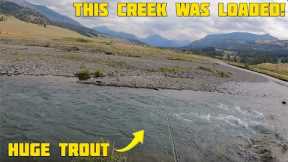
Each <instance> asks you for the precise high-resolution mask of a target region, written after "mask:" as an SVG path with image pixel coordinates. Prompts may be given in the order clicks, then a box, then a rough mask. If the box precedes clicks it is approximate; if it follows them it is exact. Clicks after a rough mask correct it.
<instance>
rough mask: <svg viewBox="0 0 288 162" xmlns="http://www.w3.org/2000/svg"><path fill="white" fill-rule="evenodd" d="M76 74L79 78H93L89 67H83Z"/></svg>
mask: <svg viewBox="0 0 288 162" xmlns="http://www.w3.org/2000/svg"><path fill="white" fill-rule="evenodd" d="M75 76H76V77H77V78H78V79H79V80H88V79H90V78H91V76H90V72H89V70H87V69H83V70H80V72H78V73H76V74H75Z"/></svg>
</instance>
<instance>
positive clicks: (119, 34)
mask: <svg viewBox="0 0 288 162" xmlns="http://www.w3.org/2000/svg"><path fill="white" fill-rule="evenodd" d="M94 30H96V31H97V32H99V33H102V34H104V35H106V36H110V37H113V38H118V39H123V40H127V41H129V42H137V43H140V41H139V39H138V38H137V37H136V36H135V35H133V34H129V33H124V32H117V31H113V30H111V29H109V28H107V27H106V26H98V27H95V28H94ZM141 43H142V42H141Z"/></svg>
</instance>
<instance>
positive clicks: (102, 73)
mask: <svg viewBox="0 0 288 162" xmlns="http://www.w3.org/2000/svg"><path fill="white" fill-rule="evenodd" d="M93 76H94V78H99V77H104V76H105V74H104V72H103V71H102V70H99V69H97V70H96V71H95V72H94V74H93Z"/></svg>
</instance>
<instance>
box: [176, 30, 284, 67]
mask: <svg viewBox="0 0 288 162" xmlns="http://www.w3.org/2000/svg"><path fill="white" fill-rule="evenodd" d="M182 49H184V50H191V51H193V52H197V53H200V54H205V55H209V56H212V57H218V58H219V57H222V58H226V59H227V58H234V61H235V58H237V57H238V58H240V61H241V62H242V63H248V64H259V63H265V62H273V63H277V62H278V61H279V60H288V41H285V40H279V39H277V38H275V37H273V36H271V35H269V34H264V35H257V34H251V33H241V32H236V33H228V34H214V35H208V36H206V37H204V38H203V39H200V40H197V41H194V42H192V43H191V44H190V45H189V46H186V47H184V48H182ZM236 56H237V57H236Z"/></svg>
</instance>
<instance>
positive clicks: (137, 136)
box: [116, 130, 145, 153]
mask: <svg viewBox="0 0 288 162" xmlns="http://www.w3.org/2000/svg"><path fill="white" fill-rule="evenodd" d="M144 132H145V131H144V130H141V131H138V132H135V133H133V135H134V139H133V140H132V142H131V143H130V144H129V145H128V146H126V147H124V148H122V149H117V150H116V151H117V152H121V153H123V152H127V151H129V150H131V149H133V148H134V147H136V146H137V145H138V144H140V143H141V144H143V143H144Z"/></svg>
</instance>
